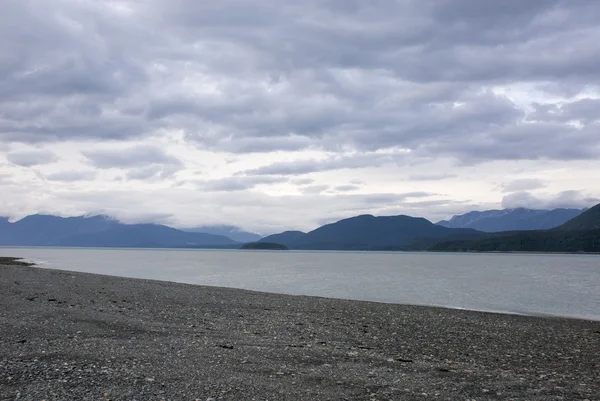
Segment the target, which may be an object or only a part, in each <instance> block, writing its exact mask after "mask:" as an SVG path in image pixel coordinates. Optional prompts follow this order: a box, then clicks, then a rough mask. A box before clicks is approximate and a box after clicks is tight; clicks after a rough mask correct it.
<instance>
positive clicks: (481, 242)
mask: <svg viewBox="0 0 600 401" xmlns="http://www.w3.org/2000/svg"><path fill="white" fill-rule="evenodd" d="M430 250H432V251H446V252H457V251H474V252H600V205H596V206H594V207H593V208H591V209H588V210H587V211H585V212H583V213H582V214H580V215H579V216H577V217H574V218H573V219H571V220H569V221H568V222H567V223H565V224H563V225H561V226H559V227H556V228H554V229H552V230H537V231H519V232H507V233H493V234H487V235H486V236H485V237H483V238H478V239H467V240H465V239H453V238H452V239H449V240H448V241H440V242H439V243H437V244H434V245H433V246H431V247H430Z"/></svg>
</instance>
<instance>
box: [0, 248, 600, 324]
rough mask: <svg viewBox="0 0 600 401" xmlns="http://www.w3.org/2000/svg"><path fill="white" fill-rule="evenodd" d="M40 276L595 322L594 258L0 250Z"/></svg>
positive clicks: (599, 265)
mask: <svg viewBox="0 0 600 401" xmlns="http://www.w3.org/2000/svg"><path fill="white" fill-rule="evenodd" d="M0 256H20V257H25V258H29V259H32V260H34V261H38V262H41V267H47V268H55V269H64V270H72V271H79V272H90V273H100V274H110V275H116V276H125V277H136V278H149V279H157V280H169V281H177V282H182V283H191V284H203V285H212V286H223V287H233V288H245V289H250V290H258V291H266V292H276V293H284V294H297V295H317V296H324V297H334V298H346V299H358V300H368V301H381V302H392V303H406V304H421V305H439V306H448V307H453V308H465V309H473V310H486V311H497V312H508V313H525V314H537V313H540V314H550V315H560V316H571V317H579V318H587V319H594V320H600V257H599V256H592V255H521V254H440V253H383V252H296V251H286V252H272V251H271V252H270V251H221V250H164V249H99V248H96V249H81V248H0Z"/></svg>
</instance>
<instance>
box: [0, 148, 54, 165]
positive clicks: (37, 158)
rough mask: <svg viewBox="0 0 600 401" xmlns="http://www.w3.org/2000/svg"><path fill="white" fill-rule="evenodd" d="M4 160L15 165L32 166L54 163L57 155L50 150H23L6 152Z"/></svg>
mask: <svg viewBox="0 0 600 401" xmlns="http://www.w3.org/2000/svg"><path fill="white" fill-rule="evenodd" d="M6 160H8V161H9V162H11V163H13V164H16V165H17V166H22V167H32V166H38V165H42V164H50V163H54V162H55V161H57V160H58V156H57V155H56V154H55V153H54V152H52V151H50V150H24V151H16V152H10V153H8V154H7V155H6Z"/></svg>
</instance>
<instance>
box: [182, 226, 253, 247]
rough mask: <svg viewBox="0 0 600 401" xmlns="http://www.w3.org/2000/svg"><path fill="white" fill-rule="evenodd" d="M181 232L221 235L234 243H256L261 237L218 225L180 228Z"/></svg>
mask: <svg viewBox="0 0 600 401" xmlns="http://www.w3.org/2000/svg"><path fill="white" fill-rule="evenodd" d="M181 231H187V232H190V233H205V234H214V235H223V236H225V237H228V238H231V239H232V240H234V241H236V242H241V243H245V242H256V241H258V240H260V239H261V236H260V235H258V234H256V233H252V232H248V231H244V230H242V229H241V228H239V227H235V226H228V225H218V226H201V227H194V228H182V229H181Z"/></svg>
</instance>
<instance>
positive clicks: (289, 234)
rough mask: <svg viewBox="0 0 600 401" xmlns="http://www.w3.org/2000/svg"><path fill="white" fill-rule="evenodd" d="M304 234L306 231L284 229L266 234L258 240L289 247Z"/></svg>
mask: <svg viewBox="0 0 600 401" xmlns="http://www.w3.org/2000/svg"><path fill="white" fill-rule="evenodd" d="M305 235H306V233H304V232H302V231H284V232H282V233H279V234H273V235H268V236H266V237H264V238H261V239H260V240H259V242H269V243H274V244H281V245H285V246H287V247H290V246H292V244H294V243H295V242H296V241H298V240H299V239H300V238H302V237H303V236H305Z"/></svg>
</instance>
